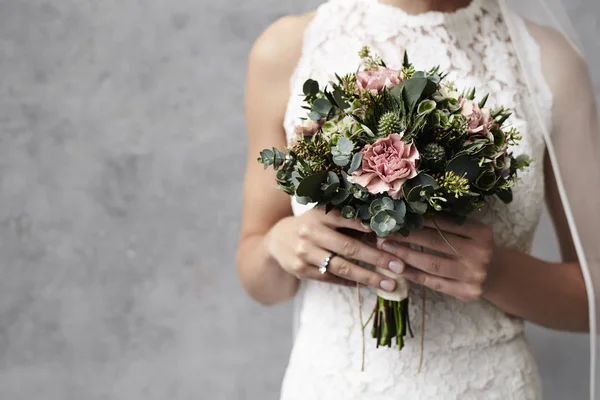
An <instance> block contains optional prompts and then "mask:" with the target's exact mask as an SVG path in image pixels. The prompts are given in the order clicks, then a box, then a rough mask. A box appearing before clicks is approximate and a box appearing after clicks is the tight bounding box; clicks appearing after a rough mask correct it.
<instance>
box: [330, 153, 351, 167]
mask: <svg viewBox="0 0 600 400" xmlns="http://www.w3.org/2000/svg"><path fill="white" fill-rule="evenodd" d="M333 162H334V163H335V165H339V166H340V167H345V166H346V165H348V163H349V162H350V156H347V155H344V154H337V155H334V156H333Z"/></svg>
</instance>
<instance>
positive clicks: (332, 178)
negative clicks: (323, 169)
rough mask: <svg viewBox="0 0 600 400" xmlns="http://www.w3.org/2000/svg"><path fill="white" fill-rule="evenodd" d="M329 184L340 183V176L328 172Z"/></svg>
mask: <svg viewBox="0 0 600 400" xmlns="http://www.w3.org/2000/svg"><path fill="white" fill-rule="evenodd" d="M327 183H329V184H330V185H331V184H334V183H338V184H339V183H340V178H339V177H338V175H337V174H336V173H335V172H333V171H328V172H327Z"/></svg>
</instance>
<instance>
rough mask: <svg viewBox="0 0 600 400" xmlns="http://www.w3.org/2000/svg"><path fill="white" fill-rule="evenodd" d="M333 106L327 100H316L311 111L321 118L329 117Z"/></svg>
mask: <svg viewBox="0 0 600 400" xmlns="http://www.w3.org/2000/svg"><path fill="white" fill-rule="evenodd" d="M332 107H333V106H332V105H331V103H330V102H329V101H328V100H327V99H317V100H315V102H314V103H313V105H312V110H313V111H314V112H317V113H319V114H321V115H322V116H323V117H326V116H327V115H329V112H330V111H331V108H332Z"/></svg>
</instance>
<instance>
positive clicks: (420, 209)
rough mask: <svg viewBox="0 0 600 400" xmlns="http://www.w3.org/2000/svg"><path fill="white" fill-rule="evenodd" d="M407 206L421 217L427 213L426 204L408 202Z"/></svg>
mask: <svg viewBox="0 0 600 400" xmlns="http://www.w3.org/2000/svg"><path fill="white" fill-rule="evenodd" d="M408 206H409V207H410V208H411V210H412V211H414V212H415V213H417V214H419V215H423V214H425V213H426V212H427V203H423V202H421V201H409V202H408Z"/></svg>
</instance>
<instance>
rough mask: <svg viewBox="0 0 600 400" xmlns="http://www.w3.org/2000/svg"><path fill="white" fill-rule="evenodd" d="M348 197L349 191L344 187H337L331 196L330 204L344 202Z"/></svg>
mask: <svg viewBox="0 0 600 400" xmlns="http://www.w3.org/2000/svg"><path fill="white" fill-rule="evenodd" d="M348 197H350V192H349V191H348V189H345V188H338V189H337V191H336V192H335V193H334V195H333V197H332V198H331V204H333V205H334V206H339V205H340V204H342V203H343V202H345V201H346V200H347V199H348Z"/></svg>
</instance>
